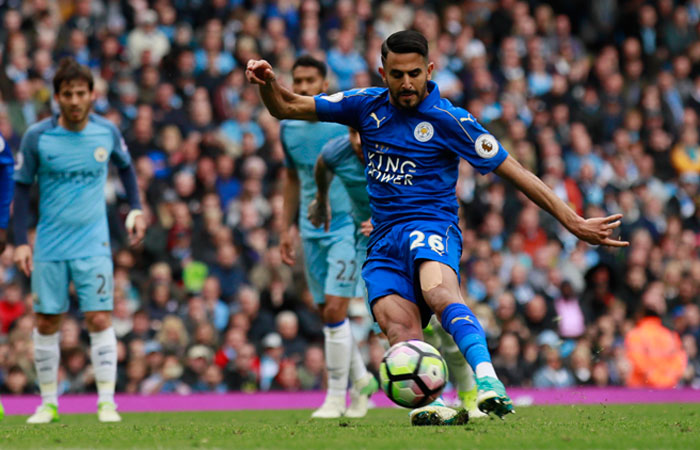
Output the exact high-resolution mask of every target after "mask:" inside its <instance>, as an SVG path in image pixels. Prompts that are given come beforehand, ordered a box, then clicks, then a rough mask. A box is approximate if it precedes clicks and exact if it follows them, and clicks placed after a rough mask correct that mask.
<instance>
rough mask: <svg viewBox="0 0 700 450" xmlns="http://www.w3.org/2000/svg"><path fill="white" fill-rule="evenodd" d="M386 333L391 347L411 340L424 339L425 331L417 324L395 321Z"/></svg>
mask: <svg viewBox="0 0 700 450" xmlns="http://www.w3.org/2000/svg"><path fill="white" fill-rule="evenodd" d="M384 332H385V334H386V337H387V339H389V343H390V344H391V345H394V344H396V343H397V342H403V341H409V340H411V339H423V330H421V328H420V325H418V324H416V323H409V322H404V321H402V322H396V321H394V322H392V323H391V324H390V325H389V326H388V327H387V329H386V330H384Z"/></svg>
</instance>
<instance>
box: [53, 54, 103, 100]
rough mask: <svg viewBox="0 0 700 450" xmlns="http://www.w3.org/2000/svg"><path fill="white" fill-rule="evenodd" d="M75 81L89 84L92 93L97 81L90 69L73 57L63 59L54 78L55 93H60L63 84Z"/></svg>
mask: <svg viewBox="0 0 700 450" xmlns="http://www.w3.org/2000/svg"><path fill="white" fill-rule="evenodd" d="M75 80H81V81H85V82H87V84H88V88H89V89H90V91H91V92H92V88H93V86H94V85H95V80H94V78H93V77H92V72H90V69H89V68H87V67H86V66H83V65H82V64H80V63H78V61H76V60H75V59H73V58H71V57H66V58H63V59H61V61H60V62H59V63H58V70H56V74H55V75H54V77H53V91H54V92H56V93H58V91H60V89H61V85H62V84H63V83H70V82H71V81H75Z"/></svg>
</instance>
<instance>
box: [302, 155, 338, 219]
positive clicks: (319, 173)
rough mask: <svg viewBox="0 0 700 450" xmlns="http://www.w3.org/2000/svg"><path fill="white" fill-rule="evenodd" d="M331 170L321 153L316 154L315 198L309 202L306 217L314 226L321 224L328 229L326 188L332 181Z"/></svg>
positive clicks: (328, 213)
mask: <svg viewBox="0 0 700 450" xmlns="http://www.w3.org/2000/svg"><path fill="white" fill-rule="evenodd" d="M333 175H334V174H333V171H332V170H331V169H330V167H328V166H327V165H326V162H325V161H324V160H323V155H318V158H317V159H316V165H315V166H314V179H315V180H316V198H315V199H314V200H313V201H312V202H311V203H310V204H309V211H308V218H309V221H310V222H311V224H313V226H315V227H320V226H321V225H323V229H324V230H326V231H328V230H329V229H330V223H331V205H330V204H329V203H328V190H329V189H330V187H331V181H333Z"/></svg>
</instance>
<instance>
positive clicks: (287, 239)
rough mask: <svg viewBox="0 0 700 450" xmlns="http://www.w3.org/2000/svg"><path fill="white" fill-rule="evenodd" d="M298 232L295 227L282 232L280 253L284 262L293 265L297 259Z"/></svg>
mask: <svg viewBox="0 0 700 450" xmlns="http://www.w3.org/2000/svg"><path fill="white" fill-rule="evenodd" d="M295 238H296V233H295V231H294V228H293V227H292V229H290V230H286V231H283V232H282V233H281V234H280V255H281V257H282V262H283V263H285V264H287V265H289V266H293V265H294V262H295V261H296V239H295Z"/></svg>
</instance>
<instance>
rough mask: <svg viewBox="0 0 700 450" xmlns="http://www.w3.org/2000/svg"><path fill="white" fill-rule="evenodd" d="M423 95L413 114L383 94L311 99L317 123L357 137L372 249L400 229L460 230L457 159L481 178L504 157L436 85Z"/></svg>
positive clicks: (367, 90) (357, 92) (492, 140)
mask: <svg viewBox="0 0 700 450" xmlns="http://www.w3.org/2000/svg"><path fill="white" fill-rule="evenodd" d="M428 91H429V95H428V96H427V97H426V98H425V99H424V100H423V101H422V102H421V103H420V104H419V105H418V106H417V107H416V108H415V109H414V110H411V111H405V110H402V109H400V108H397V107H395V106H394V105H392V104H391V103H390V101H389V92H388V89H387V88H365V89H355V90H351V91H345V92H338V93H336V94H333V95H317V96H316V97H314V99H315V102H316V114H317V116H318V118H319V120H322V121H329V122H338V123H342V124H344V125H348V126H351V127H353V128H355V129H356V130H358V131H359V132H360V135H361V137H362V149H363V153H364V156H365V163H366V167H365V175H366V178H367V183H368V186H367V189H368V193H369V198H370V205H371V209H372V220H373V223H374V224H375V229H374V232H373V233H372V236H371V238H370V243H369V245H370V246H372V244H373V243H374V242H375V241H376V240H377V239H378V238H380V237H381V236H383V235H384V234H385V233H386V232H387V231H388V230H389V229H391V227H392V226H394V225H395V224H399V223H402V222H406V221H411V220H432V219H437V220H443V221H444V220H452V221H453V222H454V223H455V224H457V222H458V217H457V211H458V203H457V197H456V195H455V186H456V183H457V175H458V167H459V158H460V157H461V158H464V159H466V160H467V161H468V162H469V163H470V164H471V165H472V166H474V167H475V168H476V169H477V170H478V171H479V172H480V173H481V174H486V173H489V172H491V171H493V170H494V169H496V168H497V167H498V166H499V165H500V164H501V163H502V162H503V161H504V160H505V159H506V157H507V156H508V153H507V152H506V151H505V149H504V148H503V146H501V144H500V143H499V142H498V140H497V139H496V138H494V137H493V136H492V135H491V134H489V133H488V131H486V129H484V128H483V127H482V126H481V125H480V124H479V123H477V121H476V119H474V117H473V116H472V115H471V114H469V113H468V112H467V111H466V110H464V109H462V108H458V107H455V106H454V105H452V103H450V102H449V101H448V100H446V99H443V98H441V97H440V91H439V89H438V87H437V85H436V84H435V83H434V82H432V81H429V82H428Z"/></svg>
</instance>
